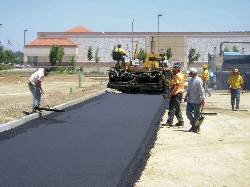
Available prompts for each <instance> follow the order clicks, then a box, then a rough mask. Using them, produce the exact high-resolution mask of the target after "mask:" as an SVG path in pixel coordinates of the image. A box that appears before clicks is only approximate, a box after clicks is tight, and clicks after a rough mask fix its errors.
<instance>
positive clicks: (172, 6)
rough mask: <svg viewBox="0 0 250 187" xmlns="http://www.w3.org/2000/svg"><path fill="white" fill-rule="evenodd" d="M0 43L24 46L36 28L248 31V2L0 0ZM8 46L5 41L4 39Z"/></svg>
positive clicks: (194, 0) (21, 48)
mask: <svg viewBox="0 0 250 187" xmlns="http://www.w3.org/2000/svg"><path fill="white" fill-rule="evenodd" d="M0 4H1V5H0V24H3V25H2V26H0V41H1V42H2V44H3V45H4V46H5V47H6V48H9V49H13V50H21V51H22V50H23V30H24V29H28V30H29V31H28V32H27V33H26V41H27V43H28V42H30V41H32V40H34V39H35V38H36V33H37V32H40V31H51V32H53V31H65V30H68V29H70V28H72V27H75V26H79V25H82V26H85V27H87V28H89V29H90V30H92V31H97V32H103V31H105V32H108V31H124V32H126V31H127V32H129V31H131V22H132V19H133V18H134V19H135V24H134V31H135V32H136V31H138V32H141V31H157V15H158V14H162V15H163V16H162V17H161V18H160V31H166V32H168V31H173V32H178V31H250V1H249V0H238V1H236V0H175V1H174V0H137V1H136V0H123V1H120V0H42V1H41V0H1V3H0ZM8 40H9V41H10V42H11V45H8V44H7V41H8Z"/></svg>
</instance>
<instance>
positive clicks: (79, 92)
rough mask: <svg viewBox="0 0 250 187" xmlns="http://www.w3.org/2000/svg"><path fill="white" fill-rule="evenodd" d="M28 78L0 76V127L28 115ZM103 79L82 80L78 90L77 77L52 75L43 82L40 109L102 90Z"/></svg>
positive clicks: (29, 101) (104, 78) (75, 75)
mask: <svg viewBox="0 0 250 187" xmlns="http://www.w3.org/2000/svg"><path fill="white" fill-rule="evenodd" d="M28 78H29V74H25V73H22V74H20V73H19V74H13V73H10V74H4V75H1V76H0V123H5V122H8V121H11V120H15V119H18V118H21V117H22V116H24V115H25V114H24V111H26V112H31V109H32V95H31V93H30V91H29V89H28V85H27V80H28ZM106 81H107V78H106V77H102V78H101V77H100V78H98V77H84V78H83V83H82V87H81V88H79V76H78V75H77V74H52V75H49V76H47V77H45V78H44V81H43V82H42V88H43V91H44V92H45V97H46V100H47V103H46V102H45V99H44V98H42V102H41V106H46V105H47V104H48V105H50V106H56V105H59V104H62V103H65V102H67V101H70V100H75V99H77V98H81V97H84V96H85V95H88V94H91V93H95V92H98V91H101V90H103V89H105V88H106Z"/></svg>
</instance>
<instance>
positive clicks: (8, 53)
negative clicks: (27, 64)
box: [3, 50, 16, 64]
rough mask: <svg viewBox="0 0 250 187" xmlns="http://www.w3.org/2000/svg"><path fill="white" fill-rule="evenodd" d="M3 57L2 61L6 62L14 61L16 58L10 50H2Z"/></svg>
mask: <svg viewBox="0 0 250 187" xmlns="http://www.w3.org/2000/svg"><path fill="white" fill-rule="evenodd" d="M3 57H4V62H5V63H7V64H9V63H14V61H15V58H16V56H15V54H14V52H13V51H11V50H4V52H3Z"/></svg>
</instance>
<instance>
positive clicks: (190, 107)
mask: <svg viewBox="0 0 250 187" xmlns="http://www.w3.org/2000/svg"><path fill="white" fill-rule="evenodd" d="M200 109H201V105H200V104H196V103H187V108H186V115H187V118H188V119H189V121H190V124H191V125H192V128H194V127H195V124H196V122H197V120H198V119H199V117H200ZM192 112H194V114H193V113H192Z"/></svg>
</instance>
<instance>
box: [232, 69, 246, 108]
mask: <svg viewBox="0 0 250 187" xmlns="http://www.w3.org/2000/svg"><path fill="white" fill-rule="evenodd" d="M243 83H244V81H243V78H242V76H241V75H240V73H239V70H238V69H237V68H234V69H233V71H232V74H231V75H230V76H229V79H228V85H229V89H230V93H231V106H232V110H233V111H234V110H235V109H236V110H239V105H240V93H241V91H242V89H243ZM235 101H236V108H235Z"/></svg>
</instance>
